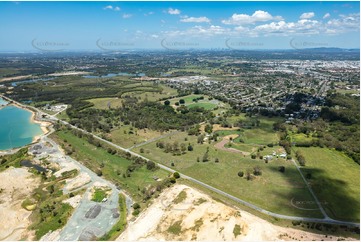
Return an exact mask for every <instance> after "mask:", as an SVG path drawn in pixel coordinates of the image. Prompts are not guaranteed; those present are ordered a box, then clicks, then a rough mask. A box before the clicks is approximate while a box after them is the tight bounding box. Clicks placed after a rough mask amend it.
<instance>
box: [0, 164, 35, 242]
mask: <svg viewBox="0 0 361 242" xmlns="http://www.w3.org/2000/svg"><path fill="white" fill-rule="evenodd" d="M39 184H40V179H39V178H36V177H35V176H33V174H31V173H30V172H28V171H27V169H26V168H13V167H10V168H8V169H6V170H5V171H3V172H1V173H0V240H20V239H22V238H28V237H32V236H31V235H30V233H32V232H29V231H28V230H27V227H28V226H29V225H30V220H29V216H30V214H31V211H27V210H26V209H24V208H22V206H21V204H22V202H23V201H24V200H25V199H26V198H27V197H28V196H29V194H31V193H32V191H33V190H34V189H35V188H36V187H38V186H39Z"/></svg>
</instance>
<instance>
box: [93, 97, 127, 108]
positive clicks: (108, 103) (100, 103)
mask: <svg viewBox="0 0 361 242" xmlns="http://www.w3.org/2000/svg"><path fill="white" fill-rule="evenodd" d="M87 101H89V102H91V103H93V104H94V107H95V108H97V109H108V108H109V107H111V108H118V107H121V106H122V99H120V98H116V97H104V98H94V99H89V100H87Z"/></svg>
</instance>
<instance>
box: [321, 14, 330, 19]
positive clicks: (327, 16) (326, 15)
mask: <svg viewBox="0 0 361 242" xmlns="http://www.w3.org/2000/svg"><path fill="white" fill-rule="evenodd" d="M329 17H331V14H329V13H326V14H325V15H323V19H325V18H329Z"/></svg>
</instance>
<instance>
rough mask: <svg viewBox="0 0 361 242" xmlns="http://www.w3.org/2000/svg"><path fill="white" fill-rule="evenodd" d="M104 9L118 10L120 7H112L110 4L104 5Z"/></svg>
mask: <svg viewBox="0 0 361 242" xmlns="http://www.w3.org/2000/svg"><path fill="white" fill-rule="evenodd" d="M103 9H104V10H113V11H120V7H113V6H112V5H108V6H105V7H104V8H103Z"/></svg>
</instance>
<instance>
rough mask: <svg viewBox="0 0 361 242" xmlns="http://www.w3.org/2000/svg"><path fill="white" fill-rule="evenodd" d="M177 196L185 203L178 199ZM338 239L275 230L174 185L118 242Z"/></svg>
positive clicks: (194, 192) (291, 230) (290, 230)
mask: <svg viewBox="0 0 361 242" xmlns="http://www.w3.org/2000/svg"><path fill="white" fill-rule="evenodd" d="M180 193H182V195H183V196H182V197H183V198H184V197H185V198H184V200H182V199H179V198H180V195H179V194H180ZM184 194H186V195H185V196H184ZM180 200H182V201H180ZM235 228H238V233H237V232H236V233H235ZM236 231H237V229H236ZM337 239H338V238H337V237H334V236H333V237H332V238H331V237H328V238H325V236H324V235H319V234H313V233H308V232H303V231H300V230H296V229H291V228H283V227H279V226H275V225H273V224H271V223H269V222H267V221H265V220H263V219H260V218H258V217H256V216H254V215H252V214H250V213H247V212H244V211H240V210H237V209H234V208H232V207H229V206H226V205H224V204H222V203H219V202H216V201H215V200H213V199H212V198H211V197H209V196H208V195H206V194H203V193H201V192H199V191H197V190H195V189H193V188H190V187H188V186H186V185H175V186H173V187H171V188H169V189H167V190H165V191H164V192H163V193H162V194H161V195H160V196H159V197H158V198H157V199H156V200H155V202H154V203H153V204H152V205H151V206H150V207H149V208H148V209H147V210H145V211H144V212H143V213H142V214H141V215H140V216H139V217H138V218H137V219H136V220H135V221H134V222H130V223H129V225H128V227H127V229H126V230H125V231H124V232H123V234H121V235H120V237H119V238H118V239H117V240H127V241H129V240H130V241H135V240H173V241H174V240H188V241H189V240H208V241H211V240H212V241H215V240H217V241H222V240H244V241H261V240H308V241H311V240H337Z"/></svg>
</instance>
